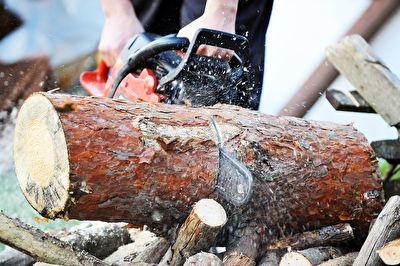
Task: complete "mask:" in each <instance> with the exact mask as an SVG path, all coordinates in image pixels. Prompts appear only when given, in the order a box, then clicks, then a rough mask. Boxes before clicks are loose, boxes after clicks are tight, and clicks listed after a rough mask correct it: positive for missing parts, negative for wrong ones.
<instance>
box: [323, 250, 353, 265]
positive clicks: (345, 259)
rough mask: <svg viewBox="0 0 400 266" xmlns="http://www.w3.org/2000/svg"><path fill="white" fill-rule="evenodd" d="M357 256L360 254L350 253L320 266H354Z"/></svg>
mask: <svg viewBox="0 0 400 266" xmlns="http://www.w3.org/2000/svg"><path fill="white" fill-rule="evenodd" d="M357 256H358V252H350V253H347V254H346V255H343V256H340V257H337V258H334V259H330V260H328V261H325V262H323V263H321V264H320V265H319V266H352V265H353V263H354V260H355V259H356V258H357Z"/></svg>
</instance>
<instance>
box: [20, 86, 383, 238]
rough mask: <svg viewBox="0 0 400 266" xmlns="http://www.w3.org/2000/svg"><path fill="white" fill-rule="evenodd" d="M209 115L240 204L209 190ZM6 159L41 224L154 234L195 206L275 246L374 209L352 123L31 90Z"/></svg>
mask: <svg viewBox="0 0 400 266" xmlns="http://www.w3.org/2000/svg"><path fill="white" fill-rule="evenodd" d="M211 117H213V118H214V120H215V121H216V123H217V125H218V127H219V129H220V131H221V132H222V141H223V148H224V149H225V150H226V151H227V152H228V153H229V154H231V155H232V156H234V157H236V158H237V159H238V160H239V161H240V162H242V163H243V164H244V165H245V166H246V167H247V168H248V169H249V170H250V172H251V173H252V175H253V190H252V194H251V197H250V199H249V201H248V203H247V204H245V205H242V206H235V205H233V204H231V203H230V202H229V201H227V200H225V199H224V198H223V197H221V196H220V194H218V192H217V191H216V190H215V188H216V184H217V179H218V171H219V143H218V138H217V134H216V130H215V128H214V126H213V124H212V120H211ZM14 160H15V170H16V175H17V179H18V182H19V184H20V187H21V190H22V191H23V193H24V195H25V197H26V198H27V200H28V201H29V203H30V204H31V205H32V206H33V208H34V209H35V210H37V211H38V212H39V213H40V214H41V215H42V216H44V217H48V218H51V219H55V218H64V219H68V218H73V219H78V220H102V221H113V222H115V221H124V222H129V223H132V224H136V225H143V224H145V225H148V226H149V228H152V229H153V230H154V231H155V232H157V233H159V234H161V233H168V230H170V229H171V228H174V227H176V226H177V225H178V224H182V223H183V222H184V221H185V219H186V217H187V216H188V215H189V213H190V211H191V207H192V206H193V204H194V203H196V202H197V201H199V200H200V199H203V198H209V199H215V200H217V201H218V202H219V203H220V204H221V205H222V206H223V207H224V209H225V210H226V212H227V215H228V216H231V217H233V219H236V220H237V221H238V222H239V223H241V222H246V221H250V220H252V221H256V222H259V223H262V224H263V225H264V226H265V227H267V228H268V230H269V233H271V234H272V235H274V234H275V235H276V237H278V236H281V237H282V236H283V235H282V234H286V233H287V234H289V233H298V232H303V231H305V230H307V229H308V230H310V229H314V228H321V227H323V226H327V225H332V224H338V223H340V222H343V221H345V222H348V223H350V224H351V226H352V227H354V228H355V229H356V230H355V232H357V234H358V235H359V236H361V237H362V236H365V235H366V233H367V231H368V227H369V223H370V221H371V220H372V219H373V218H375V217H376V216H377V215H378V214H379V212H380V210H381V208H382V206H383V196H382V185H381V180H380V172H379V168H378V161H377V160H376V158H375V155H374V152H373V150H372V149H371V147H370V145H369V143H368V141H367V139H366V138H365V137H364V135H363V134H362V133H360V132H358V131H357V130H356V129H355V128H354V127H353V126H352V125H340V124H335V123H330V122H317V121H309V120H306V119H299V118H293V117H276V116H270V115H267V114H262V113H260V112H257V111H251V110H247V109H243V108H240V107H235V106H228V105H216V106H214V107H209V108H190V107H187V106H177V105H166V104H161V103H160V104H154V103H146V102H129V101H124V100H116V99H106V98H95V97H82V96H73V95H63V94H56V93H53V94H51V93H36V94H33V95H32V96H31V97H30V98H29V99H28V100H27V101H25V103H24V105H23V106H22V107H21V111H20V113H19V115H18V119H17V123H16V126H15V136H14ZM268 238H270V236H268Z"/></svg>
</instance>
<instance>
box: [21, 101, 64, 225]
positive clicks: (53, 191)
mask: <svg viewBox="0 0 400 266" xmlns="http://www.w3.org/2000/svg"><path fill="white" fill-rule="evenodd" d="M14 162H15V172H16V176H17V179H18V182H19V185H20V187H21V190H22V192H23V194H24V195H25V197H26V198H27V200H28V202H29V203H30V204H31V206H32V207H33V208H34V209H35V210H37V211H38V212H39V213H40V214H41V215H42V216H44V217H47V218H54V217H55V215H56V214H57V213H59V212H61V211H62V210H63V209H64V208H65V205H66V202H67V200H68V198H69V193H68V190H69V186H70V181H69V160H68V149H67V144H66V140H65V135H64V130H63V128H62V125H61V121H60V119H59V116H58V114H57V111H56V109H55V108H54V106H53V104H52V103H51V102H50V101H49V100H48V99H47V98H46V97H45V96H43V95H41V94H35V95H32V96H31V97H29V98H28V100H26V102H25V103H24V105H23V106H22V108H21V110H20V113H19V115H18V119H17V122H16V126H15V133H14Z"/></svg>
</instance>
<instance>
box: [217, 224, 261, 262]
mask: <svg viewBox="0 0 400 266" xmlns="http://www.w3.org/2000/svg"><path fill="white" fill-rule="evenodd" d="M263 233H264V228H263V226H262V225H261V224H257V223H252V224H243V225H239V226H238V228H236V229H235V230H234V231H233V233H232V235H230V239H229V241H228V246H227V248H226V253H225V255H224V259H223V263H224V265H232V266H251V265H255V264H256V263H255V260H256V258H257V255H258V248H259V247H260V245H261V243H262V240H263V237H262V236H263Z"/></svg>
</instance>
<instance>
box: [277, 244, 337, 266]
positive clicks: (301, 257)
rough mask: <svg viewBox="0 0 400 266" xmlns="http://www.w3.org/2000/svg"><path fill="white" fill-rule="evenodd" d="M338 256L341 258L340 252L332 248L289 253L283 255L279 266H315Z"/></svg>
mask: <svg viewBox="0 0 400 266" xmlns="http://www.w3.org/2000/svg"><path fill="white" fill-rule="evenodd" d="M339 256H341V252H340V250H338V249H336V248H334V247H317V248H309V249H305V250H299V251H290V252H288V253H286V254H285V255H283V257H282V259H281V261H280V263H279V266H286V265H288V266H289V265H293V266H296V265H302V266H317V265H319V264H321V263H322V262H324V261H327V260H330V259H334V258H337V257H339Z"/></svg>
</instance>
